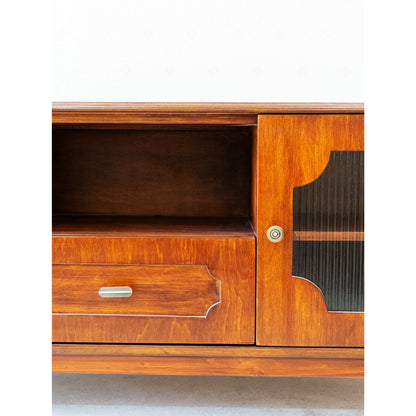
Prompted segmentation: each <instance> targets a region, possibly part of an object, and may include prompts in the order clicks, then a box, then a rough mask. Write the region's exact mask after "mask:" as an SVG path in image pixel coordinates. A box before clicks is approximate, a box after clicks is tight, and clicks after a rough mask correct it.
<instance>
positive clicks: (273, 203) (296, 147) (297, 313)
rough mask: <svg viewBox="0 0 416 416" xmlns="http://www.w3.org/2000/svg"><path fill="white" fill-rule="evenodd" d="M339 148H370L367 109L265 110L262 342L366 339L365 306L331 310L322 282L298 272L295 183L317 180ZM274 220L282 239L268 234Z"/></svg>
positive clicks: (261, 123)
mask: <svg viewBox="0 0 416 416" xmlns="http://www.w3.org/2000/svg"><path fill="white" fill-rule="evenodd" d="M332 150H364V116H363V115H362V114H346V115H345V114H325V115H319V114H304V115H284V114H278V115H259V117H258V201H257V203H258V233H257V334H256V339H257V345H263V346H266V345H268V346H303V347H305V346H313V347H323V346H326V347H362V346H363V345H364V314H363V313H355V312H330V311H328V309H327V307H326V303H325V300H324V298H323V296H322V293H321V291H320V290H319V288H317V287H316V286H315V285H314V284H313V283H311V282H309V281H308V280H305V279H300V278H295V277H293V276H292V237H293V207H292V201H293V188H294V187H295V186H302V185H306V184H307V183H310V182H312V181H313V180H315V179H316V178H317V177H318V176H319V175H320V174H321V173H322V171H323V170H324V169H325V167H326V165H327V163H328V160H329V157H330V153H331V151H332ZM272 225H279V226H281V227H282V228H283V230H284V238H283V240H282V241H281V242H279V243H272V242H270V241H269V240H268V239H267V236H266V232H267V229H268V228H269V227H270V226H272Z"/></svg>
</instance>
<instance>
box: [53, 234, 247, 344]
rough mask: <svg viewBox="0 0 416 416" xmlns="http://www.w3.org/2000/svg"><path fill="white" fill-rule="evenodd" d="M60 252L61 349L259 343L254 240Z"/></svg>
mask: <svg viewBox="0 0 416 416" xmlns="http://www.w3.org/2000/svg"><path fill="white" fill-rule="evenodd" d="M53 249H54V250H53V251H54V263H55V264H54V266H53V307H52V311H53V341H54V342H110V343H113V342H117V343H120V342H121V343H210V344H215V343H221V344H225V343H232V344H253V343H254V335H255V329H254V322H255V241H254V238H110V237H108V238H106V237H103V238H89V237H54V241H53ZM64 263H66V264H64ZM103 287H105V288H114V287H128V288H130V289H131V291H132V294H131V296H129V297H102V296H100V294H99V290H100V288H103Z"/></svg>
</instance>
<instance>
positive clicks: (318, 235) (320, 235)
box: [293, 231, 364, 241]
mask: <svg viewBox="0 0 416 416" xmlns="http://www.w3.org/2000/svg"><path fill="white" fill-rule="evenodd" d="M293 239H294V240H297V241H364V232H363V231H294V232H293Z"/></svg>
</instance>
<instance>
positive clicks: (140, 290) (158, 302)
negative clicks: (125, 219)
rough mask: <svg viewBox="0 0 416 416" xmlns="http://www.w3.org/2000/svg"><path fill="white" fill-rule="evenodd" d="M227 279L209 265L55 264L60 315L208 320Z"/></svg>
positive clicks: (55, 296)
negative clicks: (213, 274)
mask: <svg viewBox="0 0 416 416" xmlns="http://www.w3.org/2000/svg"><path fill="white" fill-rule="evenodd" d="M220 295H221V281H220V280H217V279H216V278H215V277H214V276H212V274H211V273H210V272H209V270H208V268H207V266H203V265H193V266H190V265H176V266H161V265H157V266H155V265H153V266H148V265H125V266H121V265H104V266H103V265H55V266H53V293H52V302H53V305H54V306H53V311H54V313H55V314H63V315H65V314H76V315H124V316H127V315H128V316H161V317H163V316H177V317H195V318H206V316H207V315H208V312H209V310H210V309H211V308H213V307H214V306H215V305H217V304H219V303H220V302H221V299H220Z"/></svg>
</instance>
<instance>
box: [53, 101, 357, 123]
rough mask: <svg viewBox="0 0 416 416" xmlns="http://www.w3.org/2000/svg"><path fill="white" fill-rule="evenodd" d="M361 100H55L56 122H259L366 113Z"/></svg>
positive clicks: (54, 112) (54, 119) (54, 118)
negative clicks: (269, 117) (260, 118)
mask: <svg viewBox="0 0 416 416" xmlns="http://www.w3.org/2000/svg"><path fill="white" fill-rule="evenodd" d="M363 111H364V106H363V104H362V103H128V102H125V103H120V102H118V103H114V102H113V103H111V102H101V103H97V102H96V103H93V102H55V103H53V109H52V121H53V123H56V124H58V123H59V124H67V123H69V124H79V123H80V124H82V123H83V124H86V123H88V124H101V123H106V124H107V125H111V124H125V125H127V124H143V125H146V124H155V123H159V124H175V123H187V124H234V125H237V124H250V125H255V124H257V115H258V114H261V113H266V114H267V113H268V114H276V113H277V114H278V113H330V114H332V113H363Z"/></svg>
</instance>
